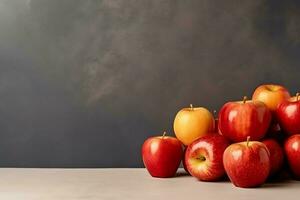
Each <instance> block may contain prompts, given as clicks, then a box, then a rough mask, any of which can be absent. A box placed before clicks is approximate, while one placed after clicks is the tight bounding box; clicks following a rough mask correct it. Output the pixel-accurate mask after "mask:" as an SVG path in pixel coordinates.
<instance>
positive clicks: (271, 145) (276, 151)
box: [262, 139, 284, 176]
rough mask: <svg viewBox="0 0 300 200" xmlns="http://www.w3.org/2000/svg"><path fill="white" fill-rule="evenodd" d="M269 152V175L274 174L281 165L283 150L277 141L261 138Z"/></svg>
mask: <svg viewBox="0 0 300 200" xmlns="http://www.w3.org/2000/svg"><path fill="white" fill-rule="evenodd" d="M262 143H264V144H265V145H266V146H267V148H268V150H269V152H270V176H273V175H275V174H276V173H277V172H278V171H279V170H280V169H281V168H282V165H283V159H284V156H283V150H282V148H281V146H280V145H279V144H278V142H277V141H276V140H274V139H266V140H263V141H262Z"/></svg>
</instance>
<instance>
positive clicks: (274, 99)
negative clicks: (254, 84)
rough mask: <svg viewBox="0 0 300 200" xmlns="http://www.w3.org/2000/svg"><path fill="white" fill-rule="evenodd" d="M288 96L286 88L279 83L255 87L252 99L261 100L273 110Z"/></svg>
mask: <svg viewBox="0 0 300 200" xmlns="http://www.w3.org/2000/svg"><path fill="white" fill-rule="evenodd" d="M288 98H290V93H289V92H288V90H287V89H286V88H285V87H283V86H281V85H272V84H269V85H261V86H259V87H258V88H256V89H255V91H254V93H253V96H252V99H253V100H256V101H261V102H263V103H265V104H266V106H267V107H268V108H269V109H270V110H271V111H275V110H276V109H277V107H278V105H279V104H280V103H281V102H283V101H284V100H286V99H288Z"/></svg>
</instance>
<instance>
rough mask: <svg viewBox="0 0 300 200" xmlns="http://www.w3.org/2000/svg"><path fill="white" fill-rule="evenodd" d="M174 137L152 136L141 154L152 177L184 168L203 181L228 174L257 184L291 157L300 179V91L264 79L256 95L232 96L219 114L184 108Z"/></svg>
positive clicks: (292, 168) (293, 171) (240, 184)
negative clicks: (180, 166)
mask: <svg viewBox="0 0 300 200" xmlns="http://www.w3.org/2000/svg"><path fill="white" fill-rule="evenodd" d="M174 132H175V135H176V138H175V137H171V136H166V132H164V134H163V135H162V136H157V137H150V138H148V139H147V140H146V141H145V142H144V144H143V146H142V159H143V162H144V165H145V167H146V168H147V170H148V171H149V173H150V174H151V176H153V177H159V178H167V177H173V176H174V175H175V174H176V172H177V169H178V167H179V165H180V162H181V161H182V163H183V166H184V169H185V170H186V171H187V172H188V173H189V174H190V175H192V176H193V177H195V178H197V179H198V180H201V181H218V180H221V179H222V178H224V176H226V175H227V176H228V177H229V179H230V181H231V182H232V183H233V184H234V185H235V186H237V187H243V188H250V187H258V186H260V185H262V184H263V183H265V182H266V181H267V179H268V178H270V177H273V176H276V175H277V174H278V173H279V172H280V171H281V169H282V166H283V165H284V161H286V162H287V165H288V166H289V169H290V171H291V174H292V175H293V177H294V178H296V179H300V94H299V93H297V94H296V96H294V97H291V96H290V93H289V92H288V90H287V89H286V88H285V87H283V86H280V85H261V86H259V87H258V88H256V90H255V91H254V93H253V96H252V99H251V100H248V99H247V97H244V98H243V100H242V101H234V102H228V103H226V104H225V105H223V107H222V108H221V110H220V111H219V114H218V118H216V119H215V117H214V116H213V114H212V113H211V112H210V111H209V110H207V109H206V108H203V107H193V105H190V107H189V108H183V109H182V110H180V111H179V112H178V113H177V115H176V117H175V120H174Z"/></svg>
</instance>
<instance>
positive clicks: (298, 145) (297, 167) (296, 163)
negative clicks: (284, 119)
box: [284, 134, 300, 179]
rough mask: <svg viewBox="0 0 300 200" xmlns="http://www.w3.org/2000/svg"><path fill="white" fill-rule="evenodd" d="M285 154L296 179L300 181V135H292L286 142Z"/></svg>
mask: <svg viewBox="0 0 300 200" xmlns="http://www.w3.org/2000/svg"><path fill="white" fill-rule="evenodd" d="M284 152H285V155H286V158H287V161H288V164H289V167H290V169H291V171H292V173H293V175H294V177H295V178H297V179H300V134H295V135H292V136H290V137H289V138H288V139H287V140H286V141H285V143H284Z"/></svg>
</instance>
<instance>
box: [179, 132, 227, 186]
mask: <svg viewBox="0 0 300 200" xmlns="http://www.w3.org/2000/svg"><path fill="white" fill-rule="evenodd" d="M228 145H229V142H228V140H227V139H226V138H225V137H223V136H222V135H218V134H209V135H207V136H204V137H202V138H199V139H197V140H195V141H194V142H193V143H192V144H190V145H189V146H188V148H187V150H186V155H185V163H186V167H187V170H188V171H189V173H190V174H191V175H192V176H194V177H196V178H197V179H199V180H202V181H216V180H219V179H220V178H222V177H223V176H224V175H225V170H224V167H223V152H224V150H225V149H226V147H227V146H228Z"/></svg>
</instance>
